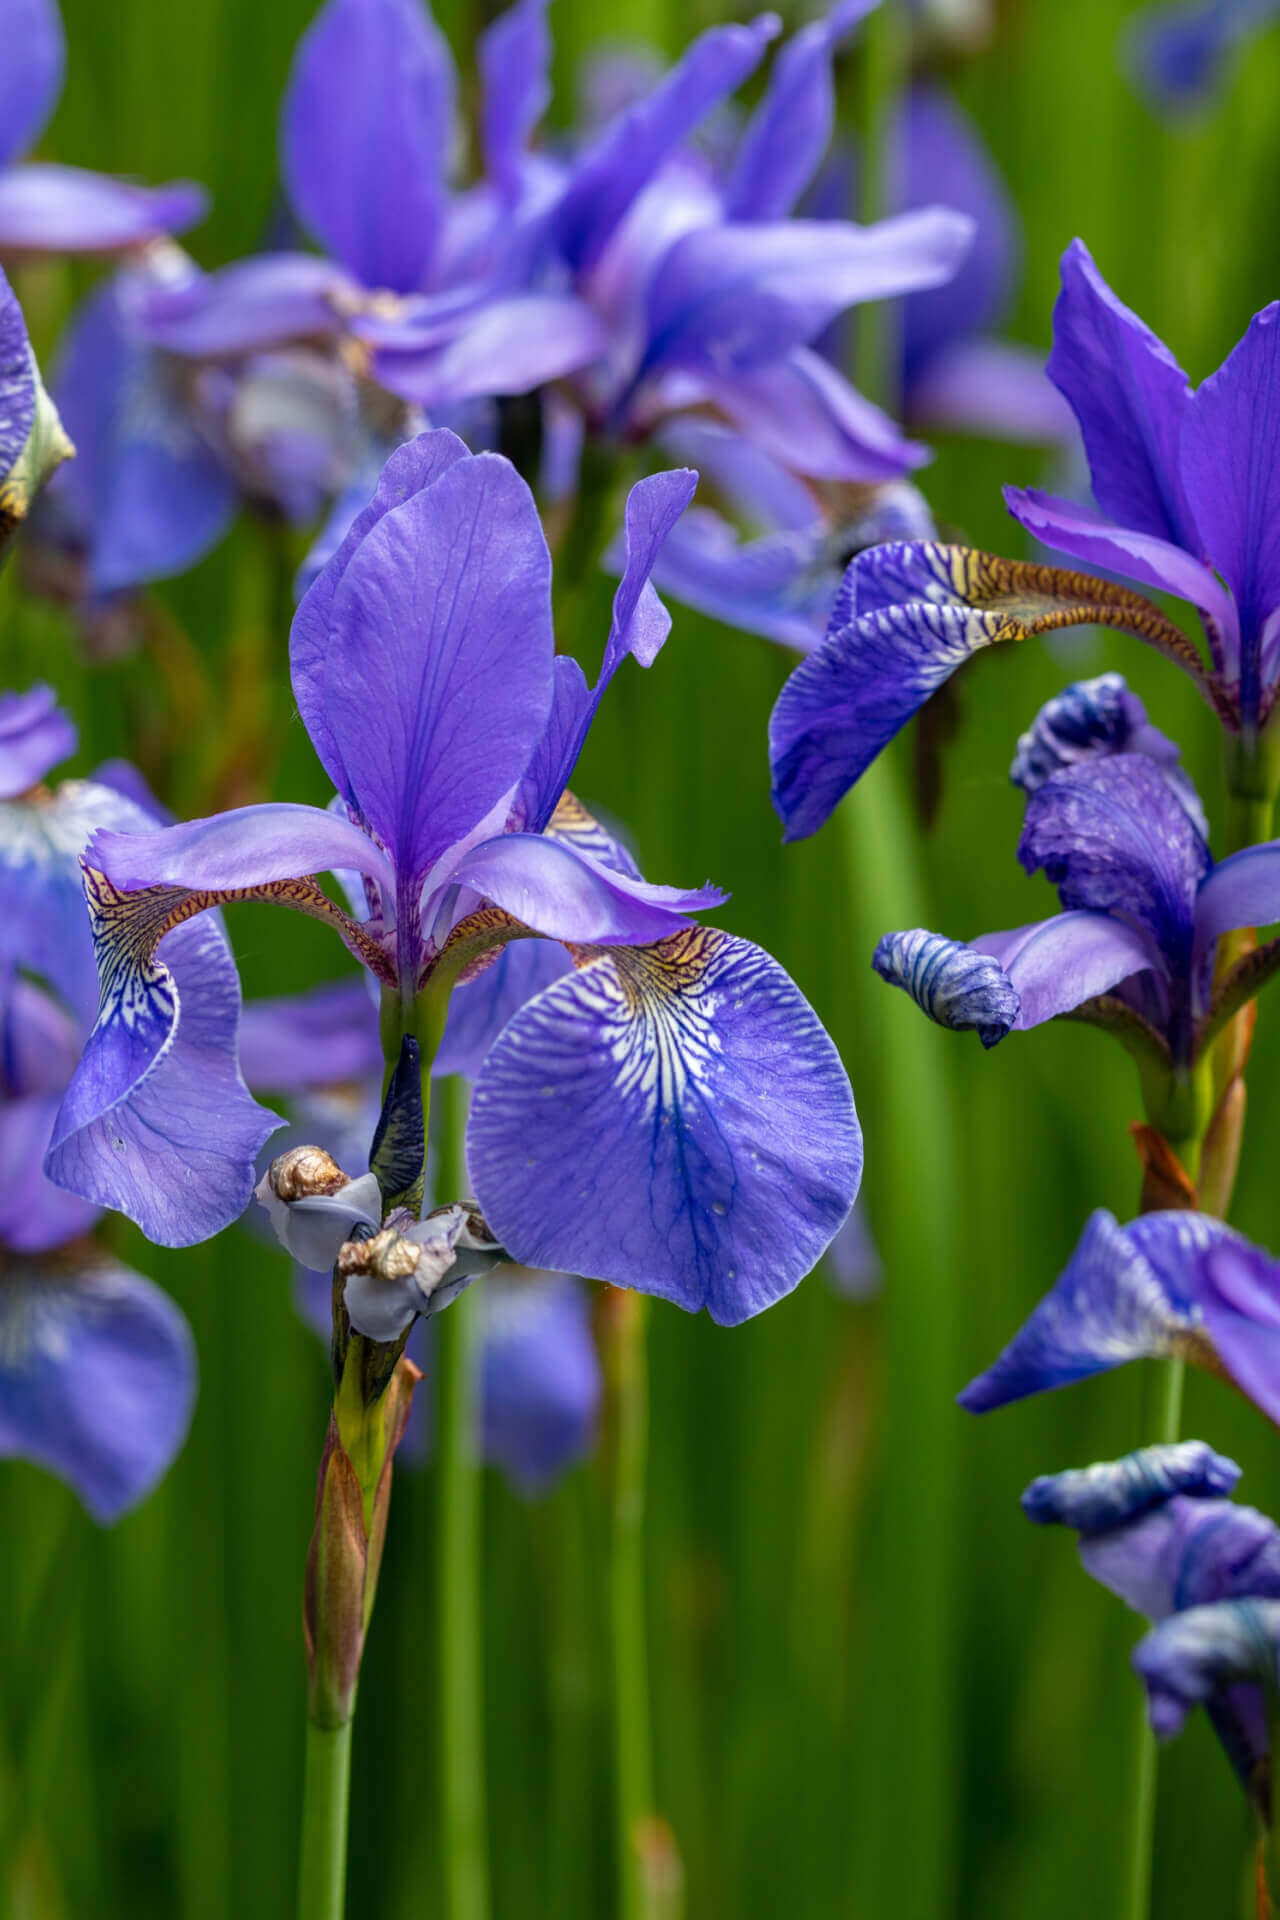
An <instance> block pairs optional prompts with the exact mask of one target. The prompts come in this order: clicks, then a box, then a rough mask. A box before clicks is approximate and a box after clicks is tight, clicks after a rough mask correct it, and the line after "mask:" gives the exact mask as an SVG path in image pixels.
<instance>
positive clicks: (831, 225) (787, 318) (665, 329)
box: [645, 207, 973, 374]
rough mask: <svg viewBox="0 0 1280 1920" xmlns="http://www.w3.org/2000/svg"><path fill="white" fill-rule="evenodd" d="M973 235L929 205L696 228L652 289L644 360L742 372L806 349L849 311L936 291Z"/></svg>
mask: <svg viewBox="0 0 1280 1920" xmlns="http://www.w3.org/2000/svg"><path fill="white" fill-rule="evenodd" d="M972 237H973V229H972V225H971V223H970V222H969V221H968V220H967V219H966V218H965V217H964V215H963V214H957V213H952V212H950V211H949V210H948V209H947V208H945V207H925V208H921V209H920V211H919V212H916V213H906V214H900V215H899V216H898V217H897V218H895V219H891V220H881V221H878V222H877V223H876V224H875V225H874V226H870V227H857V226H854V225H853V224H852V222H849V221H844V220H776V221H762V222H759V223H751V224H748V223H746V222H737V223H735V224H732V225H718V226H705V227H699V228H696V229H695V230H694V231H693V232H692V233H687V234H685V236H684V238H683V239H681V240H677V242H676V244H675V245H674V246H673V247H672V248H671V251H670V252H669V253H668V254H667V256H666V258H665V259H664V260H663V262H662V264H661V266H660V267H659V269H658V271H657V273H656V274H655V275H654V277H653V279H652V280H651V282H650V285H649V344H648V347H647V348H646V351H645V366H646V368H648V369H650V370H652V369H653V368H656V367H661V366H684V367H694V368H698V367H707V368H710V369H711V370H713V371H714V372H716V373H721V374H724V373H745V372H750V371H751V369H752V368H754V367H759V366H764V365H767V364H768V363H769V362H771V361H774V360H778V359H780V358H781V357H782V356H783V355H784V354H786V353H788V352H789V351H790V350H791V348H793V347H800V346H804V345H806V344H807V343H808V342H809V341H811V340H812V339H813V338H814V336H815V335H816V334H819V333H821V332H822V330H823V328H824V327H826V326H828V325H829V324H830V322H831V321H832V320H834V319H835V318H836V316H837V315H838V314H840V313H843V312H844V311H845V309H846V308H847V307H850V306H853V305H855V304H857V303H859V302H862V301H867V300H883V299H887V298H893V297H895V296H897V295H900V294H903V293H909V292H911V291H912V289H914V288H918V287H931V286H936V285H937V284H938V283H939V282H940V281H943V280H946V279H948V278H949V277H950V275H951V274H953V273H954V272H955V270H956V267H957V265H958V263H959V262H960V261H961V260H962V259H963V258H964V255H965V253H966V251H967V250H968V247H969V245H970V242H971V240H972Z"/></svg>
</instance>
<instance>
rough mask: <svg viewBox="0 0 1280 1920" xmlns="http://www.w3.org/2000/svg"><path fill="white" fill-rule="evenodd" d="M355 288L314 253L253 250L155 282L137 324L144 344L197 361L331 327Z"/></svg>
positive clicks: (248, 350)
mask: <svg viewBox="0 0 1280 1920" xmlns="http://www.w3.org/2000/svg"><path fill="white" fill-rule="evenodd" d="M358 291H359V290H358V288H357V287H356V286H355V284H354V283H353V282H352V281H350V280H348V279H347V278H346V276H345V275H344V274H343V273H341V272H340V271H339V270H338V268H336V267H335V266H334V265H333V263H332V262H331V261H329V260H321V259H318V258H317V257H316V255H315V254H313V253H264V254H258V255H255V257H254V258H252V259H250V260H237V261H236V262H235V263H234V264H233V265H232V266H229V267H222V268H220V269H219V270H218V271H217V272H216V273H192V274H190V275H188V276H186V277H185V278H184V279H183V280H182V281H181V282H180V283H179V284H178V285H176V286H165V285H161V286H158V287H156V288H154V289H153V290H152V291H151V292H149V293H148V294H147V295H146V296H145V297H144V299H143V300H142V302H141V305H140V310H139V314H138V331H139V333H140V334H141V335H142V336H143V337H144V338H145V339H146V341H147V342H148V344H149V345H151V346H153V347H162V348H163V349H164V350H165V352H166V353H178V354H185V355H187V356H188V357H190V358H191V359H196V360H199V359H216V358H218V357H219V356H220V355H222V354H236V353H256V352H258V351H259V350H260V349H262V348H266V347H275V346H281V345H283V344H285V343H286V342H288V341H291V340H307V339H311V338H313V337H315V336H317V335H326V334H331V333H334V332H336V331H337V329H338V328H339V327H340V325H341V324H342V311H343V308H344V307H347V306H350V305H353V304H354V302H355V300H356V298H357V296H358Z"/></svg>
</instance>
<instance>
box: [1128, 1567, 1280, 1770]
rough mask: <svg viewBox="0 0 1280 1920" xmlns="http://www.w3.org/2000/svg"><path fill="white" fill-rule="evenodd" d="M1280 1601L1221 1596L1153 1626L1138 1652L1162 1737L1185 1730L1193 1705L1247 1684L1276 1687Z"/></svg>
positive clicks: (1154, 1721) (1142, 1677)
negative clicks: (1219, 1598)
mask: <svg viewBox="0 0 1280 1920" xmlns="http://www.w3.org/2000/svg"><path fill="white" fill-rule="evenodd" d="M1277 1646H1280V1600H1220V1601H1218V1602H1217V1604H1216V1605H1214V1606H1207V1607H1189V1608H1188V1609H1187V1611H1186V1612H1185V1613H1175V1614H1173V1615H1172V1616H1171V1617H1170V1618H1169V1619H1168V1620H1162V1621H1161V1622H1160V1624H1159V1626H1157V1627H1153V1628H1152V1630H1151V1632H1150V1633H1149V1634H1148V1635H1147V1637H1146V1639H1145V1640H1142V1641H1140V1642H1139V1644H1138V1646H1137V1647H1135V1648H1134V1652H1133V1666H1134V1670H1135V1672H1136V1673H1137V1675H1138V1677H1139V1679H1140V1680H1141V1681H1142V1683H1143V1685H1144V1686H1145V1687H1146V1689H1147V1701H1148V1713H1149V1716H1150V1719H1151V1726H1152V1730H1153V1731H1154V1733H1155V1736H1156V1738H1157V1739H1158V1740H1172V1739H1173V1737H1174V1736H1175V1734H1179V1733H1181V1731H1182V1729H1183V1726H1184V1725H1185V1724H1186V1718H1187V1715H1188V1714H1189V1713H1190V1711H1191V1709H1192V1707H1196V1706H1210V1705H1212V1704H1214V1703H1215V1702H1219V1701H1221V1700H1223V1699H1224V1697H1225V1696H1226V1694H1227V1693H1228V1691H1229V1690H1230V1689H1232V1688H1234V1687H1236V1686H1239V1685H1240V1684H1241V1683H1242V1682H1245V1683H1248V1682H1257V1683H1258V1684H1259V1685H1265V1686H1268V1687H1274V1686H1275V1684H1276V1678H1277V1653H1276V1649H1277Z"/></svg>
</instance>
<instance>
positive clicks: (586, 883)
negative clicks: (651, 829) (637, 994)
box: [449, 833, 727, 946]
mask: <svg viewBox="0 0 1280 1920" xmlns="http://www.w3.org/2000/svg"><path fill="white" fill-rule="evenodd" d="M449 880H450V882H453V883H459V884H461V885H462V886H466V887H471V888H473V889H474V890H475V892H476V893H478V894H481V895H482V896H483V897H484V898H485V899H486V900H490V901H492V902H493V904H494V906H496V907H501V908H502V910H503V912H504V913H509V914H510V915H511V916H512V918H513V919H515V920H519V921H521V922H522V923H523V925H525V926H527V927H530V928H532V930H533V931H534V932H535V933H540V934H544V935H546V936H547V938H549V939H552V940H567V941H572V942H573V943H575V944H581V945H593V946H613V945H617V944H622V945H626V946H648V945H651V944H652V943H654V942H655V941H659V940H664V939H666V937H667V936H668V935H669V934H674V933H679V932H681V931H683V930H684V929H685V928H686V926H687V916H688V915H689V914H691V913H705V912H707V911H708V910H709V909H710V908H713V907H718V906H722V905H723V903H724V901H725V899H726V897H727V896H726V895H725V894H723V893H722V892H721V891H720V889H719V888H718V887H712V886H705V887H699V888H697V889H694V890H690V891H686V890H683V889H681V888H679V887H663V886H653V885H651V884H650V883H649V882H648V881H645V880H639V879H633V878H631V877H630V876H629V875H627V874H623V873H619V872H617V871H616V870H614V869H612V868H609V867H606V866H603V865H602V864H601V863H600V862H599V861H597V860H595V859H593V858H592V857H591V856H590V855H588V854H586V853H584V852H582V851H581V850H580V849H579V848H578V847H577V846H575V845H573V844H572V843H570V842H568V841H566V840H563V839H559V838H555V837H553V836H551V835H550V834H542V833H505V834H501V835H499V836H498V837H497V838H496V839H493V840H485V841H482V842H481V844H480V845H479V846H476V847H472V848H471V849H470V851H469V852H467V853H465V854H464V855H463V856H462V858H461V859H460V860H459V861H458V862H457V864H456V865H455V866H453V867H451V868H450V871H449Z"/></svg>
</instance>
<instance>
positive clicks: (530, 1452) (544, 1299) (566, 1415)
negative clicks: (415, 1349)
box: [480, 1268, 602, 1498]
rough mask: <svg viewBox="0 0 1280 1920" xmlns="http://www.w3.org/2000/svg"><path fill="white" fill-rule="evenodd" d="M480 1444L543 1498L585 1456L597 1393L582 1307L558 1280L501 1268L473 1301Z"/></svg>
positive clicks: (579, 1296) (572, 1288)
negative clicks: (477, 1305)
mask: <svg viewBox="0 0 1280 1920" xmlns="http://www.w3.org/2000/svg"><path fill="white" fill-rule="evenodd" d="M481 1301H482V1316H483V1323H484V1325H483V1334H482V1336H481V1337H482V1345H481V1349H480V1409H481V1419H482V1422H483V1428H482V1434H481V1445H482V1448H483V1452H484V1457H485V1459H486V1460H489V1461H492V1462H493V1463H494V1465H496V1466H500V1467H501V1468H502V1469H503V1471H504V1472H505V1473H506V1474H508V1475H509V1476H510V1478H511V1479H512V1480H513V1481H514V1482H515V1484H516V1485H517V1487H519V1488H520V1490H521V1492H522V1493H524V1494H526V1495H528V1496H529V1497H531V1498H532V1497H533V1496H535V1495H537V1494H539V1493H542V1492H545V1491H546V1489H547V1488H548V1487H549V1486H550V1484H551V1482H552V1481H553V1480H554V1479H555V1478H556V1476H557V1475H558V1474H560V1473H562V1472H563V1471H564V1470H565V1469H566V1468H568V1467H569V1466H571V1465H572V1464H573V1462H574V1461H575V1460H578V1459H580V1458H581V1457H582V1456H583V1455H584V1454H585V1453H587V1452H589V1451H590V1448H591V1444H592V1442H593V1440H594V1438H595V1431H596V1422H597V1418H598V1416H599V1410H600V1400H601V1394H602V1381H601V1373H600V1360H599V1356H598V1355H597V1353H596V1347H595V1341H594V1339H593V1338H592V1333H591V1302H590V1299H589V1297H588V1294H587V1291H586V1289H585V1288H584V1287H583V1285H582V1283H581V1281H580V1280H576V1279H572V1278H571V1277H570V1276H569V1275H568V1274H563V1273H530V1274H521V1273H519V1272H518V1271H513V1270H512V1269H511V1268H507V1269H506V1270H505V1271H504V1272H502V1273H500V1274H497V1275H495V1276H494V1277H493V1278H492V1279H491V1280H489V1281H488V1282H486V1285H485V1288H484V1292H483V1294H482V1296H481Z"/></svg>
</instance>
